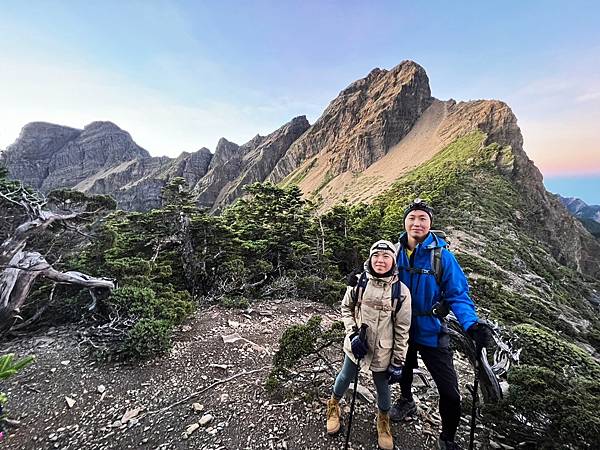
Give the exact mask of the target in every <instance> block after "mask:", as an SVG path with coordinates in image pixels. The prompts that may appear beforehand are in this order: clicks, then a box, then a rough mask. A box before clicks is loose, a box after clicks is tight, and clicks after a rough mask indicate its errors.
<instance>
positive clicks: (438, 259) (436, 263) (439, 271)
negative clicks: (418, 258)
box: [431, 247, 444, 286]
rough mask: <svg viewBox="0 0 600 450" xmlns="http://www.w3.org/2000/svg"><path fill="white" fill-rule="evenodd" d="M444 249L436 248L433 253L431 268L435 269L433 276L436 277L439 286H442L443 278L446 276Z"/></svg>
mask: <svg viewBox="0 0 600 450" xmlns="http://www.w3.org/2000/svg"><path fill="white" fill-rule="evenodd" d="M442 250H443V248H442V247H436V248H434V249H433V252H431V257H432V261H431V268H432V269H433V274H434V275H435V281H437V284H438V286H441V285H442V277H443V276H444V269H443V267H442Z"/></svg>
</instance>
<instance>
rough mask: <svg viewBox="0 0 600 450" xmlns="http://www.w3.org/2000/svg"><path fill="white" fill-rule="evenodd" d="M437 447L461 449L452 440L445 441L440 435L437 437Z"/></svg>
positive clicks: (448, 449) (451, 449)
mask: <svg viewBox="0 0 600 450" xmlns="http://www.w3.org/2000/svg"><path fill="white" fill-rule="evenodd" d="M437 448H438V449H439V450H462V447H461V446H460V445H458V444H457V443H456V442H454V441H446V440H444V439H443V438H442V437H441V436H440V437H439V438H438V442H437Z"/></svg>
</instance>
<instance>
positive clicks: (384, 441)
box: [377, 411, 394, 450]
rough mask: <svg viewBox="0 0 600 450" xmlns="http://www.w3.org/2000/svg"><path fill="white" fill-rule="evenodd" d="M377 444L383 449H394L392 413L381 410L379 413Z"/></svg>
mask: <svg viewBox="0 0 600 450" xmlns="http://www.w3.org/2000/svg"><path fill="white" fill-rule="evenodd" d="M377 445H378V446H379V448H380V449H382V450H394V438H393V437H392V429H391V428H390V415H389V414H388V413H386V412H385V413H384V412H381V411H379V412H378V413H377Z"/></svg>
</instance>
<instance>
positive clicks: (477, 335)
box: [467, 322, 492, 355]
mask: <svg viewBox="0 0 600 450" xmlns="http://www.w3.org/2000/svg"><path fill="white" fill-rule="evenodd" d="M467 334H468V335H469V336H470V337H471V339H473V340H474V341H475V351H476V352H477V355H479V354H480V353H481V350H482V349H483V348H484V347H487V346H488V345H489V343H490V342H491V340H492V332H491V331H490V327H489V326H488V325H486V324H485V323H482V322H476V323H474V324H473V325H471V326H470V327H469V329H468V330H467Z"/></svg>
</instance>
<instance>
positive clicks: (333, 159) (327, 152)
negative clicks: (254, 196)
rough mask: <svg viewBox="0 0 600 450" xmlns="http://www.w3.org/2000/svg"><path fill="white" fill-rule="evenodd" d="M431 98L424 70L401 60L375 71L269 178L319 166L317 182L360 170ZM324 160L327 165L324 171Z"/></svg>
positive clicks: (344, 95) (343, 96)
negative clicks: (301, 167) (319, 172)
mask: <svg viewBox="0 0 600 450" xmlns="http://www.w3.org/2000/svg"><path fill="white" fill-rule="evenodd" d="M432 101H433V98H432V97H431V90H430V88H429V79H428V77H427V74H426V73H425V70H424V69H423V68H422V67H421V66H419V65H418V64H416V63H414V62H412V61H404V62H402V63H400V64H399V65H398V66H396V67H394V68H393V69H392V70H390V71H386V70H382V69H375V70H373V71H371V72H370V73H369V75H367V76H366V77H365V78H362V79H360V80H357V81H355V82H354V83H352V84H351V85H350V86H348V87H347V88H346V89H344V90H343V91H342V92H340V94H339V95H338V96H337V97H336V98H335V99H334V100H333V101H332V102H331V103H330V104H329V106H328V107H327V109H326V110H325V112H324V113H323V115H322V116H321V117H320V118H319V119H318V120H317V121H316V122H315V124H314V125H313V126H312V127H311V128H310V129H309V130H308V131H307V132H306V133H305V134H304V135H302V137H301V138H300V139H298V141H297V142H295V143H294V144H293V145H292V146H291V147H290V150H289V151H288V152H287V153H286V155H285V156H284V157H283V158H282V159H281V161H280V162H279V163H278V164H277V166H276V167H275V169H274V171H273V174H272V175H271V177H270V179H271V180H273V181H276V182H278V181H281V180H282V179H283V178H285V177H286V176H287V175H289V174H290V173H291V172H292V171H293V170H295V169H296V168H297V167H299V166H300V165H301V163H306V164H314V163H312V162H308V163H307V161H309V160H310V161H312V160H313V159H314V158H315V157H316V158H318V159H319V161H320V162H321V167H322V170H321V174H320V178H321V180H320V181H315V182H316V184H319V183H320V182H322V181H323V180H324V179H326V178H329V179H331V178H332V177H335V176H337V175H339V174H340V173H342V172H345V171H350V172H354V173H356V172H360V171H362V170H364V169H366V168H367V167H369V166H370V165H371V164H373V162H375V161H376V160H378V159H379V158H381V157H382V156H383V155H385V154H386V153H387V152H388V151H389V149H390V148H391V147H392V146H394V145H396V144H397V143H398V142H400V140H401V139H402V138H403V137H404V136H406V134H407V133H408V132H409V131H410V129H411V128H412V127H413V125H414V124H415V123H416V121H417V120H418V118H419V117H420V116H421V114H423V112H424V111H425V110H426V109H427V108H428V107H429V106H430V105H431V103H432ZM322 161H327V163H326V165H327V167H326V168H323V167H324V166H323V164H322Z"/></svg>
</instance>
